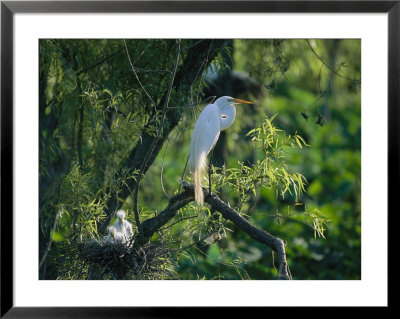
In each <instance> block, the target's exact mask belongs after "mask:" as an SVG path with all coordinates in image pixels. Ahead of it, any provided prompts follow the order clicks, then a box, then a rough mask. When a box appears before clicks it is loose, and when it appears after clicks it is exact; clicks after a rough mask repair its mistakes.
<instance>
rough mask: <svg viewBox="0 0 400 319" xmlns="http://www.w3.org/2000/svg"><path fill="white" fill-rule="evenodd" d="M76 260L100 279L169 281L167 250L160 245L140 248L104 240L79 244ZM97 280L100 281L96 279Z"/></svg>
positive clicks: (170, 272) (168, 253)
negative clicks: (85, 265) (94, 270)
mask: <svg viewBox="0 0 400 319" xmlns="http://www.w3.org/2000/svg"><path fill="white" fill-rule="evenodd" d="M79 251H80V257H81V258H82V259H83V260H84V261H85V262H86V263H88V264H89V265H90V266H92V268H93V267H94V268H95V269H96V273H97V274H98V275H97V277H99V276H100V277H101V279H170V278H172V277H173V276H174V272H173V271H172V270H171V269H170V267H169V266H171V260H170V252H169V249H168V248H167V247H166V246H165V245H164V244H161V243H157V244H156V243H147V244H145V245H143V246H138V245H135V243H134V241H133V240H132V241H131V242H125V243H121V242H117V241H110V240H109V239H108V237H105V238H102V239H100V240H89V241H86V242H83V243H81V244H80V249H79ZM99 279H100V278H99Z"/></svg>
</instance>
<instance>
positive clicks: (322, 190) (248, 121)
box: [39, 39, 361, 280]
mask: <svg viewBox="0 0 400 319" xmlns="http://www.w3.org/2000/svg"><path fill="white" fill-rule="evenodd" d="M201 41H202V40H190V39H185V40H182V41H181V42H180V46H181V48H187V49H185V50H182V53H181V54H182V55H181V59H180V62H179V64H178V70H179V69H181V68H183V67H184V63H183V61H184V57H185V54H186V52H187V51H189V50H190V49H193V48H197V46H200V45H201V44H202V42H201ZM177 43H178V42H177V41H176V40H173V39H171V40H156V39H153V40H126V42H124V40H118V39H115V40H106V39H105V40H62V39H47V40H41V41H40V46H39V58H40V70H39V79H40V92H39V97H40V99H39V105H40V108H39V109H40V114H39V115H40V130H39V140H40V143H39V144H40V145H39V156H40V158H39V160H40V165H39V174H40V180H39V183H40V184H39V185H40V194H39V197H40V198H39V200H40V207H39V219H40V230H39V232H40V237H39V242H40V251H39V257H40V260H41V267H40V271H39V278H40V279H57V278H58V279H86V270H87V268H88V265H87V264H84V263H82V262H81V261H79V259H78V258H74V251H73V250H71V249H70V247H71V245H72V244H71V243H72V242H71V238H72V237H74V236H75V237H76V236H78V237H80V238H81V239H82V238H83V240H85V239H88V238H92V239H93V238H94V239H95V238H99V237H100V236H102V235H103V234H104V232H103V233H102V231H100V229H101V225H102V224H103V223H105V220H106V214H105V207H106V205H107V202H108V200H109V198H110V196H111V194H115V193H117V194H119V193H120V190H121V189H122V187H123V185H124V183H127V181H129V180H130V179H134V178H135V173H136V174H137V172H132V171H130V170H129V167H127V168H126V170H125V171H124V170H121V167H123V166H124V163H125V162H126V160H127V157H128V156H129V153H130V152H131V151H132V149H133V148H134V147H135V145H137V144H138V143H141V142H142V139H143V133H144V132H145V133H148V134H150V135H151V134H156V129H157V124H155V123H156V121H157V120H158V121H159V120H160V118H159V115H160V114H158V113H156V114H155V115H154V114H153V113H152V112H153V110H154V105H153V103H152V102H155V103H157V104H159V103H160V102H161V99H162V94H161V92H164V91H165V90H167V89H168V86H169V79H170V73H171V72H170V71H171V70H172V69H173V67H174V63H175V55H176V47H177ZM210 51H211V50H210ZM128 54H129V56H130V57H131V61H129V59H128ZM203 62H204V63H203V65H204V67H203V68H200V69H196V70H191V71H192V72H195V75H196V76H195V79H194V81H192V82H191V83H188V84H187V85H186V86H183V87H179V88H177V87H174V88H172V92H171V100H170V103H169V105H170V107H171V110H173V108H174V107H175V108H182V113H181V118H180V122H179V124H178V125H177V126H176V127H175V128H174V129H173V130H172V131H171V132H170V134H169V135H168V136H167V137H166V141H165V142H164V144H163V146H162V148H161V149H160V151H159V152H158V155H157V157H156V158H155V160H154V162H153V163H152V165H151V167H150V168H149V170H148V171H147V172H146V174H145V176H144V178H143V180H142V182H141V184H140V196H139V208H140V213H141V218H142V219H143V220H144V219H146V218H148V217H151V216H154V214H157V213H158V212H160V211H161V210H163V209H164V208H165V207H166V206H167V205H168V200H169V198H168V197H171V196H172V195H173V194H176V193H177V191H178V188H179V180H180V179H181V176H182V172H183V170H184V167H185V163H186V160H187V156H188V153H189V145H190V137H191V132H192V128H193V127H194V123H195V119H196V117H197V116H198V113H199V110H200V109H201V108H203V107H204V106H205V104H206V103H199V102H201V101H204V99H207V98H208V97H210V96H221V95H232V96H235V97H238V98H244V99H248V100H251V101H253V102H254V105H253V106H244V105H241V106H237V117H236V120H235V122H234V124H233V125H232V126H231V127H230V128H228V129H227V130H226V131H225V132H223V133H222V134H221V137H220V140H219V142H218V144H217V146H216V149H215V151H214V153H215V158H214V161H213V163H214V165H215V166H216V167H217V169H216V172H215V179H214V181H213V182H214V183H215V185H214V187H216V188H217V187H218V186H221V185H218V177H219V176H223V173H222V170H229V169H235V168H238V167H240V165H241V163H242V164H252V163H255V161H256V159H257V158H258V156H259V154H258V153H257V150H256V149H255V148H254V146H253V144H252V143H251V136H250V135H248V133H249V132H250V131H251V130H253V129H254V128H257V127H260V126H261V125H262V124H263V123H265V119H266V118H269V119H271V118H272V117H274V119H273V121H272V123H273V125H274V126H275V127H276V128H278V129H280V130H282V132H284V134H286V136H289V135H290V136H296V135H298V136H301V137H302V138H303V139H304V143H300V145H301V147H298V145H294V147H288V148H285V152H284V153H285V161H286V164H287V167H288V170H290V171H293V172H298V173H301V174H302V175H303V176H304V177H305V179H306V180H307V183H306V184H305V185H304V186H305V192H303V193H302V194H301V195H299V196H295V194H294V192H293V189H292V192H291V194H290V193H289V192H288V193H286V194H285V196H284V197H282V196H280V194H279V187H275V186H273V187H259V188H257V189H256V190H255V193H254V194H252V195H251V196H250V197H249V198H248V200H246V201H244V202H243V203H240V205H239V202H240V201H239V198H238V196H237V189H235V186H232V185H227V184H223V185H222V188H221V189H220V188H218V191H219V192H220V196H221V198H223V199H224V200H225V201H226V202H229V203H230V204H232V206H234V207H237V208H238V209H240V212H241V213H244V214H246V218H247V219H248V220H249V221H250V222H251V223H253V224H254V225H256V226H257V227H260V228H262V229H265V230H267V231H268V232H269V233H271V234H273V235H275V236H278V237H280V238H282V239H284V240H285V241H286V242H287V247H286V249H287V259H288V263H289V266H290V271H291V274H292V276H293V278H294V279H314V280H316V279H325V280H326V279H336V280H341V279H360V278H361V197H360V196H361V98H360V97H361V83H360V78H361V74H360V73H361V41H360V40H357V39H326V40H323V39H319V40H315V39H308V40H306V39H298V40H286V39H275V40H272V39H271V40H247V39H235V40H225V41H223V43H221V45H220V47H219V49H218V52H217V54H215V56H213V57H212V58H211V56H210V57H208V58H207V59H205V60H204V61H203ZM131 63H132V65H134V66H135V68H136V71H137V74H136V75H137V76H138V78H139V80H140V82H139V81H138V78H137V77H136V76H135V74H134V73H133V72H132V65H131ZM149 97H150V98H149ZM152 100H153V101H152ZM153 115H154V119H155V121H153V118H152V116H153ZM149 123H150V124H149ZM158 123H159V122H158ZM295 144H296V143H295ZM304 144H306V145H304ZM117 171H118V172H121V171H122V173H119V174H116V172H117ZM236 177H237V176H236ZM190 178H191V177H190V174H189V172H186V177H185V179H186V180H190ZM206 185H207V184H206ZM118 200H119V204H120V205H122V207H123V208H124V209H126V210H127V211H128V220H129V221H130V222H132V224H133V225H134V224H135V222H134V218H133V214H132V209H133V208H132V206H133V201H132V197H131V196H127V197H124V198H118ZM307 212H318V213H317V217H318V218H319V220H323V221H326V224H324V228H325V230H324V232H323V236H320V234H316V233H315V230H314V229H313V227H312V226H313V224H312V222H311V224H309V221H310V219H309V218H308V217H309V215H307ZM311 220H312V219H311ZM221 222H223V221H221V220H220V219H219V218H218V216H217V217H213V216H212V214H211V212H210V211H209V210H208V209H207V208H204V209H200V208H198V207H197V206H196V205H195V204H192V205H188V206H186V207H185V208H183V209H181V211H180V212H179V214H178V216H177V218H176V219H175V220H173V221H171V223H170V225H169V227H168V228H167V229H165V230H164V231H163V232H160V233H157V234H155V235H154V236H153V238H152V241H154V242H157V241H160V240H164V241H166V242H168V243H170V249H171V251H173V253H172V260H171V262H169V263H168V264H167V265H166V267H168V268H169V270H170V271H171V272H173V273H174V274H175V276H174V277H173V278H174V279H259V280H261V279H274V278H275V276H276V268H275V266H274V256H273V254H272V252H271V251H270V250H269V249H267V248H266V247H265V246H263V245H262V244H260V243H258V242H256V241H254V240H253V239H252V238H250V237H249V236H248V235H247V234H245V233H243V232H241V231H240V230H239V229H237V228H236V227H235V225H233V224H229V223H228V224H226V223H225V224H223V226H221ZM216 228H219V229H218V231H217V232H216V234H217V235H216V236H214V237H212V238H208V239H206V240H202V241H200V242H197V241H198V239H199V238H202V237H203V236H204V234H207V232H209V231H210V230H215V229H216ZM185 247H187V248H185ZM183 248H184V249H183Z"/></svg>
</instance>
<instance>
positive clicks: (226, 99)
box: [214, 96, 253, 107]
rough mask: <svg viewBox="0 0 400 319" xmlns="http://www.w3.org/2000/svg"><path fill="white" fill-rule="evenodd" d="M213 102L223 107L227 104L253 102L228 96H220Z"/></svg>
mask: <svg viewBox="0 0 400 319" xmlns="http://www.w3.org/2000/svg"><path fill="white" fill-rule="evenodd" d="M214 103H215V104H217V105H219V106H220V107H225V106H228V105H235V104H242V103H243V104H253V102H249V101H245V100H240V99H235V98H233V97H230V96H222V97H220V98H219V99H217V100H216V101H215V102H214Z"/></svg>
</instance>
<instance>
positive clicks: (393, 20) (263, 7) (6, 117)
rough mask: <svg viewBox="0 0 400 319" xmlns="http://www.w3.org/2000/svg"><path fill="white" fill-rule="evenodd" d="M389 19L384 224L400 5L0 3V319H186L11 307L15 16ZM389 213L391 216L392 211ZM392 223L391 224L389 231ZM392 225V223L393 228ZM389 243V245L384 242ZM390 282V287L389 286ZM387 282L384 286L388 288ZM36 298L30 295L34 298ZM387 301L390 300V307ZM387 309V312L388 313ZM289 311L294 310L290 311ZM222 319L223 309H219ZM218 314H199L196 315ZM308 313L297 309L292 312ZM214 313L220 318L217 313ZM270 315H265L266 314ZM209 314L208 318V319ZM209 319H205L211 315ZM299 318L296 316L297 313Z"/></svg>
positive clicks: (173, 311) (399, 85)
mask: <svg viewBox="0 0 400 319" xmlns="http://www.w3.org/2000/svg"><path fill="white" fill-rule="evenodd" d="M126 12H136V13H145V12H158V13H200V12H204V13H208V12H216V13H224V12H238V13H243V12H246V13H255V12H266V13H387V14H388V36H389V38H388V46H389V47H388V143H389V145H388V159H389V162H388V169H389V172H388V205H389V206H388V207H389V210H388V212H387V213H388V218H390V214H389V212H390V210H393V208H394V200H395V198H396V196H398V195H397V194H395V192H396V193H397V191H396V190H397V189H396V185H397V183H398V180H399V144H400V134H399V133H400V126H399V125H398V120H399V119H400V117H399V105H400V103H399V102H400V101H399V98H400V93H399V92H400V58H399V57H400V32H399V31H400V1H399V0H396V1H1V281H0V284H1V314H0V315H1V318H3V317H5V318H132V317H134V318H143V317H168V318H176V317H181V316H184V317H188V316H189V317H190V316H191V315H189V312H191V311H193V310H192V309H188V308H179V307H170V308H164V307H163V308H161V307H160V308H144V307H143V308H142V307H139V308H131V307H122V308H115V307H85V308H79V307H66V308H58V307H57V308H51V307H35V308H25V307H15V306H14V302H13V294H14V291H13V243H12V241H10V240H8V239H9V238H12V235H13V234H12V229H13V227H12V226H13V219H12V214H11V213H10V212H13V55H14V52H13V19H14V14H16V13H126ZM392 213H395V212H393V211H392ZM390 224H391V223H390V222H389V225H390ZM392 224H393V223H392ZM388 243H390V240H388ZM389 282H390V281H389ZM389 282H388V285H389ZM32 293H34V292H32ZM389 303H390V299H389V300H388V305H389ZM388 308H389V307H388ZM292 309H293V307H292ZM219 310H222V312H223V313H224V315H228V314H227V313H226V309H221V308H219ZM219 310H217V309H213V310H210V309H205V308H204V309H202V310H200V312H198V311H199V309H197V310H196V315H203V314H206V313H207V312H208V311H210V312H211V313H212V314H213V315H216V314H217V313H218V312H219ZM298 310H299V311H301V312H302V311H308V310H307V309H304V308H303V309H301V308H300V309H297V310H296V311H298ZM217 311H218V312H217ZM268 311H269V310H268ZM209 314H210V313H209ZM209 314H208V315H209ZM298 314H299V313H298Z"/></svg>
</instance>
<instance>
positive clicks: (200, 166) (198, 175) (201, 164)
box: [193, 152, 207, 206]
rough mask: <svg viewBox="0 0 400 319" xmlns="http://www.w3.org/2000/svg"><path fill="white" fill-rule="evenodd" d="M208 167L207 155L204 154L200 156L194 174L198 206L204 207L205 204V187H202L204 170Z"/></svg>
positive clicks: (195, 196)
mask: <svg viewBox="0 0 400 319" xmlns="http://www.w3.org/2000/svg"><path fill="white" fill-rule="evenodd" d="M206 167H207V154H206V153H205V152H203V153H202V154H201V155H200V158H199V161H198V162H197V165H196V167H195V169H194V172H193V179H194V198H195V199H196V202H197V204H199V205H200V206H203V204H204V193H203V187H202V186H201V180H202V179H203V174H204V170H205V168H206Z"/></svg>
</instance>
